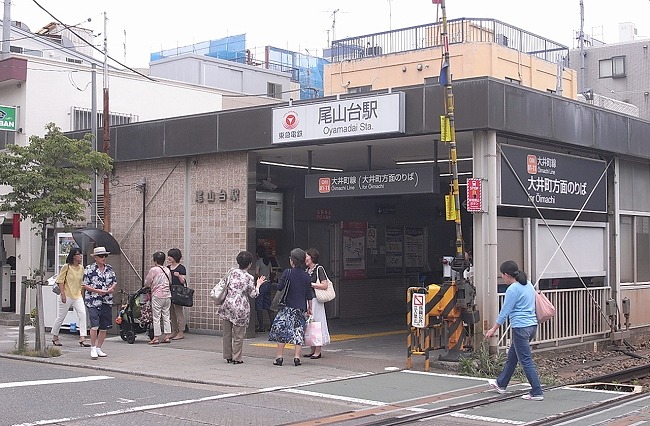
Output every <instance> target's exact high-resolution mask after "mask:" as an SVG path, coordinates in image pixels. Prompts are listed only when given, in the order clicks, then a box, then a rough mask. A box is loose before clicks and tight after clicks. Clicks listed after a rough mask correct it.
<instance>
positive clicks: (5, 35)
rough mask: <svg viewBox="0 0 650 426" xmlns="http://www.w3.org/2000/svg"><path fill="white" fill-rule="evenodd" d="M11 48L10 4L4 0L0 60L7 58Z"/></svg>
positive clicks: (7, 0)
mask: <svg viewBox="0 0 650 426" xmlns="http://www.w3.org/2000/svg"><path fill="white" fill-rule="evenodd" d="M10 46H11V2H10V1H9V0H5V7H4V16H3V17H2V59H5V58H6V57H7V56H9V52H10V51H11V49H10Z"/></svg>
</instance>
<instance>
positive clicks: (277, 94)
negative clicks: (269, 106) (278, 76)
mask: <svg viewBox="0 0 650 426" xmlns="http://www.w3.org/2000/svg"><path fill="white" fill-rule="evenodd" d="M266 96H268V97H270V98H274V99H282V85H281V84H278V83H266Z"/></svg>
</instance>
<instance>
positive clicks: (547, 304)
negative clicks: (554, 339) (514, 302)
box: [535, 291, 555, 323]
mask: <svg viewBox="0 0 650 426" xmlns="http://www.w3.org/2000/svg"><path fill="white" fill-rule="evenodd" d="M535 314H536V315H537V322H538V323H540V322H544V321H548V320H550V319H551V318H553V317H554V316H555V306H553V304H552V303H551V301H550V300H548V298H547V297H546V296H544V293H542V292H541V291H536V292H535Z"/></svg>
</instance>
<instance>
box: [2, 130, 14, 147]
mask: <svg viewBox="0 0 650 426" xmlns="http://www.w3.org/2000/svg"><path fill="white" fill-rule="evenodd" d="M14 143H16V132H10V131H8V130H0V149H5V148H6V147H7V145H11V144H14Z"/></svg>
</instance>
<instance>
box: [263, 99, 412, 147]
mask: <svg viewBox="0 0 650 426" xmlns="http://www.w3.org/2000/svg"><path fill="white" fill-rule="evenodd" d="M404 100H405V97H404V93H403V92H398V93H388V94H383V95H374V96H364V97H359V98H351V99H346V100H342V101H333V102H320V103H313V104H308V105H295V106H290V107H283V108H274V109H273V129H272V132H273V138H272V140H273V143H287V142H301V141H308V140H314V139H340V138H350V137H354V136H369V135H377V134H383V133H404Z"/></svg>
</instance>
